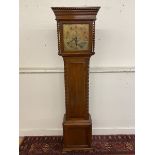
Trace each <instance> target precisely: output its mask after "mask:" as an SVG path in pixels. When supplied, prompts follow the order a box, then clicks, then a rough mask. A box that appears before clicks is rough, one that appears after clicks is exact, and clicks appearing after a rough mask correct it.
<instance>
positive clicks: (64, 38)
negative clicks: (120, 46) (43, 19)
mask: <svg viewBox="0 0 155 155" xmlns="http://www.w3.org/2000/svg"><path fill="white" fill-rule="evenodd" d="M99 8H100V7H52V10H53V11H54V14H55V16H56V20H57V36H58V52H59V53H58V54H59V55H61V56H62V57H63V60H64V78H65V106H66V113H65V115H64V119H63V151H64V152H66V151H71V150H89V149H92V147H91V142H92V121H91V116H90V114H89V60H90V57H91V56H92V55H93V54H94V45H95V20H96V15H97V12H98V10H99Z"/></svg>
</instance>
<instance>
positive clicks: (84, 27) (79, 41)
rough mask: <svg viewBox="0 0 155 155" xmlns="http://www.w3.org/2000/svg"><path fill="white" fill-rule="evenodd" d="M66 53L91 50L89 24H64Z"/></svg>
mask: <svg viewBox="0 0 155 155" xmlns="http://www.w3.org/2000/svg"><path fill="white" fill-rule="evenodd" d="M63 42H64V51H86V50H89V24H63Z"/></svg>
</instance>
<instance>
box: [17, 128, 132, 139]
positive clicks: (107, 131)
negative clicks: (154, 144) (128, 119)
mask: <svg viewBox="0 0 155 155" xmlns="http://www.w3.org/2000/svg"><path fill="white" fill-rule="evenodd" d="M62 133H63V131H62V129H42V130H41V129H21V130H20V131H19V136H20V137H23V136H55V135H62ZM134 133H135V129H134V128H93V135H117V134H134Z"/></svg>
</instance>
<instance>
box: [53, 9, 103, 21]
mask: <svg viewBox="0 0 155 155" xmlns="http://www.w3.org/2000/svg"><path fill="white" fill-rule="evenodd" d="M51 9H52V10H53V12H54V14H55V16H56V20H73V19H74V20H86V19H87V20H96V15H97V12H98V11H99V9H100V7H98V6H96V7H51Z"/></svg>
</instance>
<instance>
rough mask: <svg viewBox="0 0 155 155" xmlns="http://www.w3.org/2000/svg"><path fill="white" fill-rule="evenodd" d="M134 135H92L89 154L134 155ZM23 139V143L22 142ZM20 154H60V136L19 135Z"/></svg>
mask: <svg viewBox="0 0 155 155" xmlns="http://www.w3.org/2000/svg"><path fill="white" fill-rule="evenodd" d="M134 140H135V136H134V135H109V136H108V135H106V136H105V135H104V136H103V135H100V136H99V135H98V136H93V143H92V145H93V148H94V153H93V154H92V153H88V154H91V155H102V154H104V155H109V154H113V155H134V149H135V148H134V147H135V146H134ZM22 141H23V143H22ZM19 144H21V145H20V155H25V154H28V155H30V154H31V155H32V154H33V155H43V154H48V155H49V154H50V155H61V154H62V137H61V136H42V137H39V136H29V137H25V138H24V137H19ZM73 154H74V155H75V154H76V155H85V154H87V153H81V152H77V153H72V152H71V153H67V155H73Z"/></svg>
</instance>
